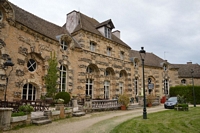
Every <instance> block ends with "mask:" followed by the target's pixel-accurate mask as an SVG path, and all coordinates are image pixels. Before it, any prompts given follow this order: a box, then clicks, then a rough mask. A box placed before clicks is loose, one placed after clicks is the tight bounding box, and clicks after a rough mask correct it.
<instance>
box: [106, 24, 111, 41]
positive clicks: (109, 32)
mask: <svg viewBox="0 0 200 133" xmlns="http://www.w3.org/2000/svg"><path fill="white" fill-rule="evenodd" d="M104 29H105V37H106V38H109V39H111V29H110V28H108V27H105V28H104Z"/></svg>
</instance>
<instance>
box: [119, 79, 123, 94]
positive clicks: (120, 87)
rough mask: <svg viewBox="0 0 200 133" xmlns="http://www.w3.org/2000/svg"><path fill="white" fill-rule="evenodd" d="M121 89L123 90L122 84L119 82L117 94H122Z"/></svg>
mask: <svg viewBox="0 0 200 133" xmlns="http://www.w3.org/2000/svg"><path fill="white" fill-rule="evenodd" d="M123 89H124V83H123V82H119V94H123Z"/></svg>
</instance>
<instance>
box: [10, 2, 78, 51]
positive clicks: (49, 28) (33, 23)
mask: <svg viewBox="0 0 200 133" xmlns="http://www.w3.org/2000/svg"><path fill="white" fill-rule="evenodd" d="M9 3H10V2H9ZM10 5H11V6H12V8H13V10H14V14H15V21H16V22H18V23H21V24H22V25H24V26H26V27H28V28H30V29H32V30H34V31H35V32H38V33H40V34H42V35H44V36H46V37H49V38H51V39H53V40H56V41H58V40H57V39H56V36H58V35H61V34H67V35H69V36H70V34H69V32H68V31H67V30H66V29H65V28H64V27H61V26H58V25H55V24H53V23H51V22H48V21H46V20H44V19H42V18H40V17H37V16H35V15H33V14H31V13H29V12H27V11H25V10H23V9H21V8H19V7H18V6H16V5H14V4H12V3H10ZM72 39H73V38H72ZM75 47H78V48H80V46H79V44H78V43H77V42H76V41H75Z"/></svg>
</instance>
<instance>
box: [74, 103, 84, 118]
mask: <svg viewBox="0 0 200 133" xmlns="http://www.w3.org/2000/svg"><path fill="white" fill-rule="evenodd" d="M85 114H86V113H85V111H84V109H83V106H82V105H78V107H74V108H73V113H72V115H73V116H78V117H79V116H84V115H85Z"/></svg>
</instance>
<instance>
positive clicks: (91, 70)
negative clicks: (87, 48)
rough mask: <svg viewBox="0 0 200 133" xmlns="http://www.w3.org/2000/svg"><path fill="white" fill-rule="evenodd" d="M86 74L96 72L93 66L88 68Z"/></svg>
mask: <svg viewBox="0 0 200 133" xmlns="http://www.w3.org/2000/svg"><path fill="white" fill-rule="evenodd" d="M86 72H87V73H92V72H94V69H93V68H92V67H91V66H88V67H87V69H86Z"/></svg>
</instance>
